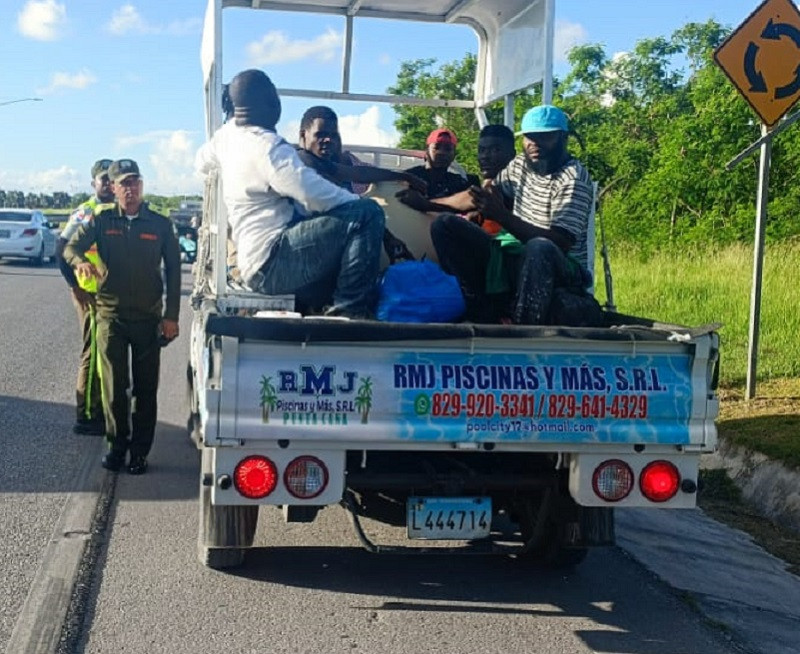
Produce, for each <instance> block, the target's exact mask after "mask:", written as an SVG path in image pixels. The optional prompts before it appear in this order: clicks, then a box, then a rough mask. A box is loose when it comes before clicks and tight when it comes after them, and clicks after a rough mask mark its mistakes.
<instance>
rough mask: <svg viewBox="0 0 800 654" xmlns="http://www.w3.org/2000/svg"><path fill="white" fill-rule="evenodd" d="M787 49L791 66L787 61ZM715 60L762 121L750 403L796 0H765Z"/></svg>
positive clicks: (795, 44) (794, 61)
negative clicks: (775, 146) (772, 174)
mask: <svg viewBox="0 0 800 654" xmlns="http://www.w3.org/2000/svg"><path fill="white" fill-rule="evenodd" d="M787 48H789V50H788V52H789V55H790V56H791V60H790V61H787ZM714 60H715V61H716V62H717V65H718V66H719V67H720V68H722V70H723V72H724V73H725V74H726V75H727V76H728V79H730V80H731V82H733V85H734V86H735V87H736V88H737V89H738V90H739V92H740V93H741V94H742V96H743V97H744V99H745V100H747V102H748V103H749V104H750V106H751V107H752V108H753V111H755V112H756V114H758V116H759V118H761V122H762V126H761V138H760V139H759V140H758V142H759V143H760V149H761V159H760V163H759V175H758V196H757V199H756V229H755V231H756V234H755V247H754V252H753V286H752V290H751V294H750V325H749V338H748V348H747V388H746V396H747V399H748V400H752V399H753V398H754V397H755V389H756V367H757V363H758V339H759V323H760V319H761V285H762V277H763V270H764V231H765V226H766V219H767V203H768V200H769V167H770V161H771V157H772V139H773V138H774V136H775V133H777V132H779V131H782V129H781V128H778V129H777V130H775V133H772V130H771V129H770V128H772V127H773V126H774V125H775V124H776V123H777V122H778V121H779V120H780V119H781V118H782V117H783V116H784V115H785V114H786V112H788V111H789V109H791V108H792V107H793V106H794V104H795V103H796V102H797V101H798V100H800V10H798V8H797V5H795V4H794V2H792V0H765V2H763V3H761V4H760V5H759V6H758V7H757V8H756V9H755V11H753V13H752V14H750V16H748V17H747V18H746V19H745V21H744V22H743V23H742V24H741V25H739V27H737V28H736V29H735V30H734V31H733V33H732V34H731V35H730V36H729V37H728V38H727V39H725V41H724V42H723V43H722V45H720V46H719V47H718V48H717V50H716V52H714ZM792 122H794V121H792ZM787 126H788V125H787ZM781 127H783V126H781ZM754 150H755V148H754V147H753V146H750V147H748V148H747V149H746V150H745V151H744V152H742V153H740V154H739V155H738V156H737V157H736V158H734V159H733V160H732V161H731V162H729V163H728V166H727V168H728V170H731V169H732V168H733V167H734V166H735V165H737V164H738V163H739V162H740V161H742V159H744V157H745V156H746V155H747V154H749V153H751V152H753V151H754Z"/></svg>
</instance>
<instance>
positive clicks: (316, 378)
mask: <svg viewBox="0 0 800 654" xmlns="http://www.w3.org/2000/svg"><path fill="white" fill-rule="evenodd" d="M356 379H358V373H357V372H355V371H353V370H345V371H344V372H342V373H341V374H339V375H337V374H336V366H322V367H321V368H320V369H317V368H316V366H300V371H299V372H297V371H294V370H279V371H278V393H299V394H300V395H314V396H320V395H336V394H341V395H346V394H349V393H353V391H354V390H355V385H356Z"/></svg>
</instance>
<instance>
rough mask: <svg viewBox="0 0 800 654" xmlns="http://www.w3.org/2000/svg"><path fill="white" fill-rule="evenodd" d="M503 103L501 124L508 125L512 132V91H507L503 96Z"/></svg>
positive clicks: (513, 127)
mask: <svg viewBox="0 0 800 654" xmlns="http://www.w3.org/2000/svg"><path fill="white" fill-rule="evenodd" d="M504 100H505V102H504V104H503V124H504V125H505V126H506V127H508V129H510V130H511V131H512V132H513V131H515V126H514V122H515V121H514V93H509V94H508V95H506V96H505V98H504Z"/></svg>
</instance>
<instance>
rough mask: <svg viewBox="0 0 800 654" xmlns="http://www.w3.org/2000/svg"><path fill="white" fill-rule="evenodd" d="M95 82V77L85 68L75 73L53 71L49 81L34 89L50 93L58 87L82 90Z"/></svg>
mask: <svg viewBox="0 0 800 654" xmlns="http://www.w3.org/2000/svg"><path fill="white" fill-rule="evenodd" d="M95 82H97V78H96V77H95V76H94V75H93V74H92V72H91V71H89V70H88V69H86V68H84V69H83V70H81V71H80V72H77V73H53V77H52V78H51V79H50V83H49V84H48V85H47V86H45V87H42V88H39V89H36V93H38V94H39V95H50V94H51V93H55V92H56V91H58V90H60V89H78V90H82V89H85V88H86V87H88V86H91V85H92V84H94V83H95Z"/></svg>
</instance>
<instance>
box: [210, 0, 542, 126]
mask: <svg viewBox="0 0 800 654" xmlns="http://www.w3.org/2000/svg"><path fill="white" fill-rule="evenodd" d="M228 7H240V8H254V9H267V10H273V11H298V12H312V13H321V14H333V15H340V16H342V17H344V18H345V20H346V30H345V43H344V52H343V61H342V89H341V91H340V92H331V91H327V92H325V91H315V90H312V89H279V91H280V93H281V94H282V95H286V96H299V97H310V98H318V99H343V100H348V99H349V100H363V101H370V102H390V103H394V104H420V105H428V106H459V107H467V108H469V107H475V108H479V107H483V106H485V105H487V104H488V103H490V102H493V101H494V100H497V99H498V98H502V97H504V96H506V95H509V94H513V93H516V92H517V91H520V90H522V89H525V88H528V87H530V86H531V85H533V84H535V83H537V82H543V86H544V89H543V96H544V99H545V101H549V99H550V93H551V88H552V64H553V61H552V56H553V55H552V53H553V24H554V16H555V0H317V1H316V2H310V1H309V0H208V9H207V12H206V24H205V29H204V34H203V51H202V55H201V57H202V64H203V75H204V79H205V80H206V84H207V86H209V87H213V86H218V84H211V85H209V82H210V81H211V77H212V70H213V71H215V73H214V74H216V75H217V76H218V75H219V74H220V65H221V59H222V50H221V33H222V31H221V26H220V23H221V19H222V10H223V9H225V8H228ZM356 18H357V19H361V18H385V19H398V20H410V21H422V22H431V23H458V24H464V25H468V26H470V27H471V28H472V29H473V30H475V32H476V34H477V36H478V42H479V50H478V70H477V74H476V80H475V98H474V100H473V101H464V100H461V101H453V100H448V99H447V98H442V99H436V100H424V99H421V98H401V97H395V96H378V95H366V94H355V93H350V88H349V86H350V56H351V52H352V35H353V29H352V22H353V20H354V19H356ZM215 64H216V65H215ZM217 81H218V82H219V80H217ZM209 91H211V95H212V96H213V95H216V93H215V90H214V89H213V88H209ZM213 122H216V121H213Z"/></svg>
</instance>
